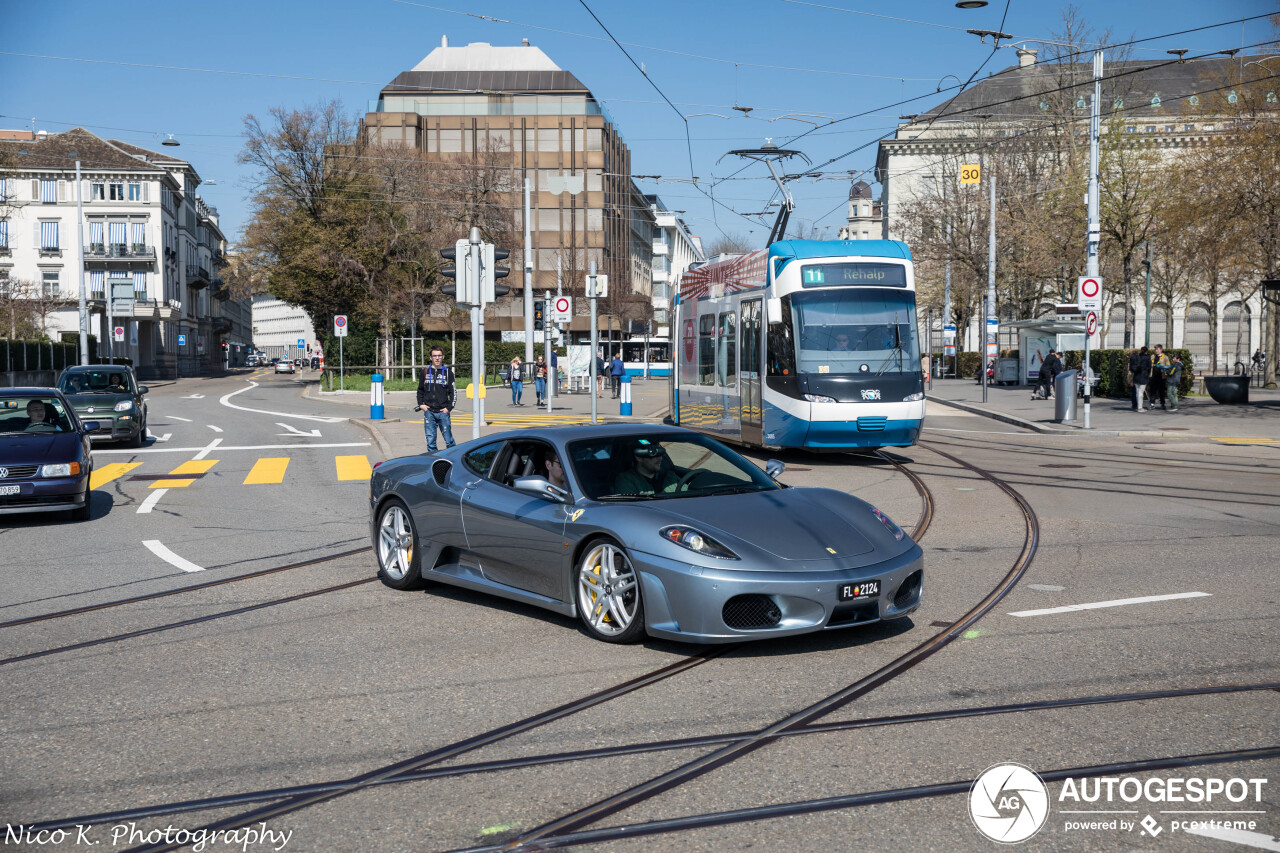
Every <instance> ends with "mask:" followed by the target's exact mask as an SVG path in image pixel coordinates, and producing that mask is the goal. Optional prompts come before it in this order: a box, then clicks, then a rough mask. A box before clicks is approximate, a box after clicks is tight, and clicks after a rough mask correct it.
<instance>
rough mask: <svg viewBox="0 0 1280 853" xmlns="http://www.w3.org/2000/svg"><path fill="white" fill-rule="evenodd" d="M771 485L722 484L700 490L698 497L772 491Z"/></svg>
mask: <svg viewBox="0 0 1280 853" xmlns="http://www.w3.org/2000/svg"><path fill="white" fill-rule="evenodd" d="M772 490H773V486H758V485H755V484H752V485H750V486H724V487H722V488H719V489H713V490H712V491H710V492H702V493H701V494H700V495H698V497H703V498H705V497H711V496H713V495H745V494H746V493H747V492H764V491H772Z"/></svg>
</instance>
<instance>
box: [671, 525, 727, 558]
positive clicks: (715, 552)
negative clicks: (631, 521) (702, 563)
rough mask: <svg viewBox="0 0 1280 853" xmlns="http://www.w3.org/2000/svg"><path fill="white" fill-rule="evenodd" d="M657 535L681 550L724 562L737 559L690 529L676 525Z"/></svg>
mask: <svg viewBox="0 0 1280 853" xmlns="http://www.w3.org/2000/svg"><path fill="white" fill-rule="evenodd" d="M658 533H659V534H660V535H661V536H662V538H663V539H666V540H667V541H668V542H674V543H676V544H677V545H679V546H680V547H681V548H688V549H689V550H690V551H694V552H695V553H698V554H706V555H707V556H708V557H720V558H723V559H726V560H737V559H739V557H738V555H737V554H735V553H733V552H732V551H730V550H729V549H728V548H726V547H724V546H723V545H721V544H720V543H719V542H717V541H716V540H714V539H712V538H711V537H710V536H708V535H707V534H705V533H702V532H700V531H698V530H694V529H693V528H692V527H685V526H684V525H682V524H677V525H673V526H671V527H664V528H662V529H661V530H659V531H658Z"/></svg>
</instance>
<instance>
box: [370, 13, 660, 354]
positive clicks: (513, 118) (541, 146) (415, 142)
mask: <svg viewBox="0 0 1280 853" xmlns="http://www.w3.org/2000/svg"><path fill="white" fill-rule="evenodd" d="M363 132H364V134H365V138H366V140H367V141H369V142H370V143H372V144H380V145H395V146H403V147H406V148H412V149H415V150H417V151H419V152H421V154H422V155H423V156H424V157H425V158H426V159H427V160H428V161H436V162H449V163H456V164H467V163H474V164H477V165H485V166H486V168H494V167H497V168H499V169H500V171H501V172H502V173H503V176H504V177H503V179H502V180H501V181H500V183H501V185H502V186H504V187H505V188H506V189H507V191H508V199H509V200H508V203H509V205H510V211H511V217H512V221H513V225H514V231H515V233H516V234H517V235H521V234H523V230H524V222H523V187H524V181H525V179H528V180H529V182H530V186H531V208H532V210H531V213H530V221H529V226H530V232H531V237H532V243H533V245H532V249H533V265H534V273H533V287H534V289H535V291H536V292H537V293H542V292H543V291H548V290H549V291H552V292H555V291H556V274H557V272H556V271H557V263H559V265H560V268H561V270H562V271H563V272H564V273H565V274H567V275H569V276H571V280H566V281H564V282H563V286H564V288H565V292H567V293H571V294H572V293H577V294H581V293H582V292H583V289H584V286H585V275H586V271H587V270H588V269H589V268H590V264H591V262H592V261H594V262H595V264H596V269H597V271H598V272H599V273H602V274H604V275H608V276H609V280H610V282H611V283H615V282H616V283H621V282H631V283H632V284H633V287H634V283H635V282H636V281H637V280H638V278H640V279H644V281H643V282H642V284H641V286H640V288H639V289H640V292H643V290H644V289H647V287H648V284H649V280H648V278H647V267H648V265H649V263H650V259H649V257H648V256H647V253H648V251H649V239H646V238H645V235H643V234H640V233H639V232H642V231H643V230H644V223H643V222H641V221H637V220H636V217H635V216H633V206H634V196H635V195H636V194H637V191H635V190H634V189H633V184H632V181H631V177H630V174H631V154H630V151H629V150H628V148H627V145H626V143H625V142H624V140H623V138H622V136H621V134H620V133H619V132H618V129H617V127H616V126H615V124H614V122H613V120H612V119H611V118H610V116H609V114H608V113H607V112H606V111H605V109H604V107H603V106H602V105H601V104H600V103H599V102H598V101H597V100H596V98H595V96H594V95H592V93H591V91H590V90H589V89H587V87H586V86H585V85H584V84H583V83H582V82H580V81H579V80H578V79H577V78H576V77H575V76H574V75H573V74H572V73H570V72H568V71H565V70H564V69H562V68H560V67H559V66H558V65H556V64H555V63H554V62H552V61H551V59H550V58H549V57H548V56H547V55H546V54H545V53H543V52H542V51H541V50H540V49H539V48H537V47H533V46H530V45H529V43H528V41H527V40H526V41H525V42H524V44H522V45H520V46H494V45H490V44H486V43H477V44H469V45H467V46H465V47H450V46H449V44H448V39H447V38H446V39H444V40H442V42H441V45H440V47H438V48H435V49H434V50H432V51H431V53H430V54H429V55H428V56H427V57H426V58H425V59H423V60H422V61H421V62H419V63H418V64H417V65H416V66H414V67H413V68H412V69H411V70H409V71H405V72H402V73H401V74H399V75H398V76H397V77H396V78H395V79H394V80H393V81H392V82H391V83H389V84H388V85H387V86H385V87H384V88H383V89H382V92H381V93H380V95H379V97H378V99H377V101H375V102H371V103H370V105H369V112H368V113H367V114H366V115H365V117H364V125H363ZM647 214H648V211H647V207H646V208H645V210H644V212H643V215H642V217H641V218H643V216H647ZM650 224H651V223H650ZM503 248H508V249H510V250H512V258H513V261H514V260H515V259H517V258H519V257H520V256H519V253H518V251H516V250H517V248H518V247H516V246H510V247H503ZM519 267H520V264H519V262H518V261H515V262H514V263H513V264H512V275H511V277H510V278H509V279H507V280H506V282H504V283H505V284H507V285H509V286H510V287H511V291H512V293H511V297H510V298H509V299H507V300H505V301H503V302H500V303H497V304H495V305H494V306H493V307H492V312H493V313H492V314H490V315H487V319H486V321H485V322H486V330H487V331H491V332H501V331H520V330H523V329H524V307H523V290H524V278H523V276H522V275H521V274H520V270H519ZM579 278H582V279H583V280H582V281H579V280H578V279H579ZM615 286H616V285H615ZM578 302H580V303H582V302H585V300H581V299H580V300H578ZM580 307H581V308H582V309H583V311H582V312H581V313H579V316H576V317H575V318H574V322H573V323H572V325H571V327H570V328H571V330H576V331H582V330H586V329H587V326H588V324H589V321H588V319H587V317H586V316H583V314H585V309H586V306H585V304H584V305H581V306H580ZM436 308H437V309H441V310H443V308H444V306H441V305H437V306H436ZM427 328H428V329H430V330H433V331H437V332H438V331H443V330H445V329H446V328H447V327H446V325H445V322H444V320H443V318H442V317H433V318H432V319H431V320H430V321H428V324H427Z"/></svg>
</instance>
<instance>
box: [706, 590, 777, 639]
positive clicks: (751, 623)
mask: <svg viewBox="0 0 1280 853" xmlns="http://www.w3.org/2000/svg"><path fill="white" fill-rule="evenodd" d="M720 615H721V616H722V617H723V619H724V624H726V625H728V626H729V627H730V628H735V629H737V630H739V631H749V630H751V629H753V628H773V627H775V626H776V625H777V624H778V623H779V622H781V621H782V611H781V610H779V609H778V605H777V604H775V603H774V601H773V599H772V598H770V597H769V596H767V595H735V596H734V597H733V598H731V599H729V600H728V601H726V602H725V603H724V607H723V608H722V609H721V611H720Z"/></svg>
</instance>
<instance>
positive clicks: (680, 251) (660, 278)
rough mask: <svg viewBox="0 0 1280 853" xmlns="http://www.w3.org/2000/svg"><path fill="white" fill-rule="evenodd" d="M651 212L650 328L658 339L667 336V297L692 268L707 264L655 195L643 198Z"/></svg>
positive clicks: (691, 237) (680, 222)
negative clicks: (651, 309)
mask: <svg viewBox="0 0 1280 853" xmlns="http://www.w3.org/2000/svg"><path fill="white" fill-rule="evenodd" d="M645 199H646V200H647V201H648V202H649V209H650V210H651V211H652V212H653V217H654V220H655V223H656V224H655V226H654V229H653V296H652V298H653V326H654V333H655V334H656V335H658V336H664V335H669V334H670V325H669V323H670V316H671V297H672V295H673V294H674V293H675V292H676V285H678V284H679V283H680V277H681V276H682V275H684V272H685V270H687V269H688V268H689V267H690V266H691V265H693V264H703V263H706V261H707V256H706V254H705V253H704V252H703V251H702V241H701V240H699V239H698V238H697V237H695V236H694V235H692V234H690V233H689V229H688V227H687V226H686V225H685V224H684V220H682V219H681V218H680V216H679V214H677V213H675V212H674V211H671V210H667V208H666V205H664V204H663V203H662V199H660V198H658V197H657V196H656V195H648V196H645Z"/></svg>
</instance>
